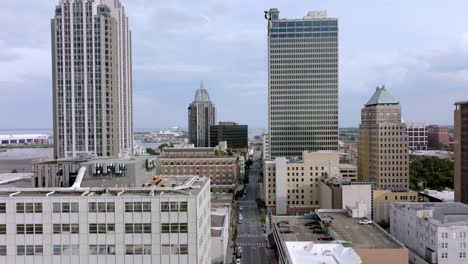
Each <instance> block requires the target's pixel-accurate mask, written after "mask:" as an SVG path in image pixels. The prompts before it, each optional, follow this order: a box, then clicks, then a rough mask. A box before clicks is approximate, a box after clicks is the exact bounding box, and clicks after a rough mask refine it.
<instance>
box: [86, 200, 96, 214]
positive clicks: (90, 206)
mask: <svg viewBox="0 0 468 264" xmlns="http://www.w3.org/2000/svg"><path fill="white" fill-rule="evenodd" d="M88 211H89V212H90V213H95V212H97V208H96V203H93V202H90V203H88Z"/></svg>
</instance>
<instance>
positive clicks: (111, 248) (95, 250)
mask: <svg viewBox="0 0 468 264" xmlns="http://www.w3.org/2000/svg"><path fill="white" fill-rule="evenodd" d="M89 254H90V255H115V245H89Z"/></svg>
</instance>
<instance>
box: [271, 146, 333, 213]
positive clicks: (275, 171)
mask: <svg viewBox="0 0 468 264" xmlns="http://www.w3.org/2000/svg"><path fill="white" fill-rule="evenodd" d="M263 175H264V176H263V178H264V180H263V191H264V193H265V203H266V205H267V207H268V209H269V210H270V211H271V212H272V213H273V214H278V215H282V214H296V213H298V214H300V213H308V212H310V211H311V210H314V209H317V208H320V192H319V187H320V181H321V180H323V179H327V178H329V177H340V157H339V154H338V152H327V151H323V152H310V151H304V152H303V154H302V160H301V161H298V160H288V159H286V158H281V157H278V158H276V159H275V160H266V161H264V164H263Z"/></svg>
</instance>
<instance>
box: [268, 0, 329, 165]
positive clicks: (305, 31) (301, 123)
mask: <svg viewBox="0 0 468 264" xmlns="http://www.w3.org/2000/svg"><path fill="white" fill-rule="evenodd" d="M265 15H266V18H267V19H268V70H269V71H268V128H269V143H270V144H269V146H270V149H269V151H270V154H269V155H267V154H265V157H270V158H272V159H274V158H275V157H286V158H298V157H300V156H301V155H302V151H304V150H309V151H321V150H330V151H338V19H336V18H330V17H328V16H327V12H326V11H311V12H309V13H308V14H307V15H306V16H304V17H303V18H300V19H285V18H280V17H279V10H278V9H276V8H272V9H270V11H268V12H266V14H265Z"/></svg>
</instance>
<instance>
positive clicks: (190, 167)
mask: <svg viewBox="0 0 468 264" xmlns="http://www.w3.org/2000/svg"><path fill="white" fill-rule="evenodd" d="M159 161H160V163H161V175H163V176H181V175H199V176H205V177H208V178H210V179H211V188H212V191H213V192H228V191H229V190H230V189H233V190H234V189H235V186H236V184H237V182H238V180H239V178H240V175H241V172H240V170H241V164H240V162H241V161H240V159H239V157H238V156H227V155H220V156H216V155H215V154H214V149H213V148H193V149H175V148H173V149H171V148H166V149H164V150H163V152H162V153H161V156H160V158H159Z"/></svg>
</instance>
